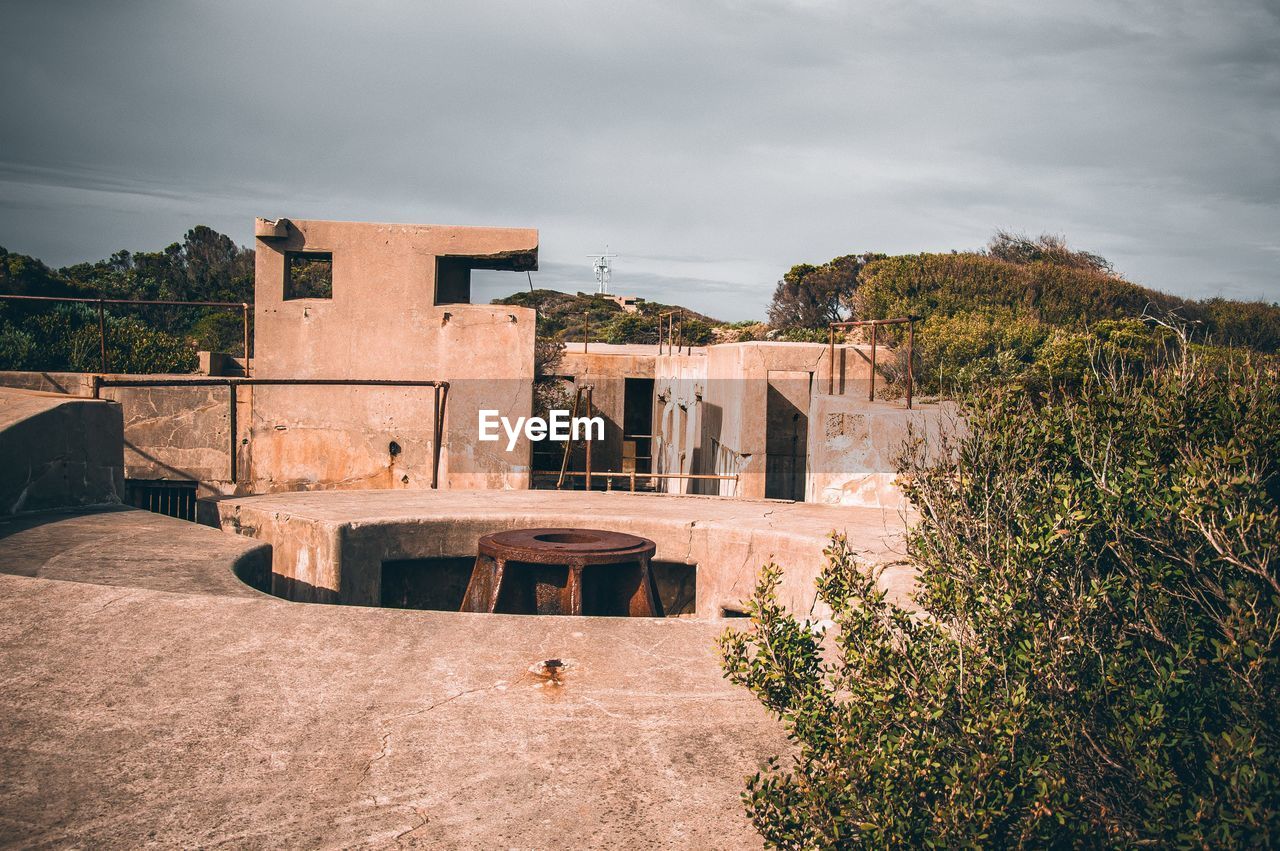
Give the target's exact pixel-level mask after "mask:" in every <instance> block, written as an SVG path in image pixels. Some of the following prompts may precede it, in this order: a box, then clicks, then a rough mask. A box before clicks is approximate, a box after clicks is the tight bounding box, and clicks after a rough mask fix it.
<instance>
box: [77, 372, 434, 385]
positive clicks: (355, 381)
mask: <svg viewBox="0 0 1280 851" xmlns="http://www.w3.org/2000/svg"><path fill="white" fill-rule="evenodd" d="M101 384H102V386H103V387H221V386H225V385H229V384H242V385H248V386H254V387H257V386H266V385H270V386H276V387H347V386H350V387H447V386H448V385H449V382H447V381H426V380H423V381H417V380H413V379H403V380H402V379H396V378H237V377H235V376H230V375H217V376H215V375H210V376H201V377H199V378H103V379H101Z"/></svg>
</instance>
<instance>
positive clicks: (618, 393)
mask: <svg viewBox="0 0 1280 851" xmlns="http://www.w3.org/2000/svg"><path fill="white" fill-rule="evenodd" d="M656 359H657V346H611V345H606V344H602V343H592V344H590V345H589V346H588V347H587V351H585V352H584V351H583V346H582V343H568V344H567V346H566V350H565V353H564V357H563V359H562V360H561V362H560V370H559V371H560V373H561V374H563V375H566V376H572V377H573V380H574V384H575V385H576V386H578V387H582V386H583V385H587V384H589V385H591V387H592V391H591V404H592V406H593V408H594V410H595V412H596V413H597V414H599V415H600V416H603V417H604V428H605V431H604V442H603V443H597V444H596V445H594V446H592V448H591V466H592V469H593V470H621V469H622V441H623V427H624V414H625V411H626V380H627V379H628V378H653V377H654V362H655V360H656ZM650 433H651V434H652V433H653V432H650Z"/></svg>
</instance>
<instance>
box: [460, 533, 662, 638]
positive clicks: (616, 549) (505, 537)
mask: <svg viewBox="0 0 1280 851" xmlns="http://www.w3.org/2000/svg"><path fill="white" fill-rule="evenodd" d="M656 551H657V545H656V544H655V543H654V542H653V541H650V540H649V539H648V538H641V537H638V536H636V535H628V534H626V533H623V532H608V531H605V530H603V529H570V528H561V527H554V528H541V529H516V530H511V531H507V532H495V533H494V534H492V535H485V536H483V537H482V538H480V543H479V547H478V554H477V555H476V563H475V567H474V568H473V569H472V572H471V581H470V583H468V585H467V593H466V597H465V598H464V599H463V602H462V611H464V612H487V613H493V612H496V611H498V608H499V598H500V597H503V596H504V594H503V592H504V591H507V590H508V589H510V588H511V587H512V586H513V585H514V584H517V583H518V582H519V581H520V580H518V579H514V578H513V576H512V571H510V570H508V565H509V564H511V563H517V564H526V565H551V566H564V567H565V568H567V571H568V575H567V577H566V581H565V585H564V587H563V588H562V589H558V590H556V591H555V592H554V593H553V594H551V595H550V596H548V595H547V594H546V593H544V592H542V591H535V593H534V597H535V599H536V602H535V604H534V605H533V606H532V607H530V606H527V605H526V606H522V607H517V610H516V611H512V612H510V613H511V614H535V613H538V612H542V611H547V610H549V611H552V612H554V613H558V614H566V615H582V614H596V613H595V612H589V611H584V605H583V599H584V596H595V595H594V593H593V592H594V591H595V590H596V589H595V588H592V589H584V583H583V578H584V577H583V574H584V573H585V572H586V568H588V567H590V568H601V567H613V566H616V567H617V568H618V570H617V571H613V570H610V571H605V572H604V573H603V574H602V573H601V571H599V570H592V571H590V576H591V580H590V582H591V583H592V584H593V585H594V586H596V588H600V587H604V586H613V585H617V584H618V583H622V584H625V585H626V586H628V587H625V588H615V589H614V592H615V594H614V595H615V596H616V594H617V593H621V594H622V595H623V596H625V597H626V598H627V603H626V608H627V614H628V615H630V616H631V617H662V615H663V611H662V603H661V601H660V600H659V599H658V595H657V591H656V589H655V587H654V580H653V571H652V569H651V566H650V562H651V560H652V559H653V555H654V553H655V552H656ZM628 566H631V567H632V568H633V569H632V570H627V567H628ZM524 579H525V581H528V577H524ZM530 608H532V609H533V611H530V610H529V609H530Z"/></svg>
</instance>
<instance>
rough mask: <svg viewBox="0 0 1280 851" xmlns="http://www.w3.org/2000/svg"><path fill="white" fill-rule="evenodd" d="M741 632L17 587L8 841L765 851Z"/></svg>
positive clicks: (11, 607)
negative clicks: (566, 665) (754, 826)
mask: <svg viewBox="0 0 1280 851" xmlns="http://www.w3.org/2000/svg"><path fill="white" fill-rule="evenodd" d="M0 557H2V553H0ZM718 632H719V627H718V626H717V625H714V624H709V623H704V622H693V621H685V620H641V619H606V618H572V619H570V618H532V617H517V616H502V615H470V614H452V613H441V612H414V611H403V610H390V609H370V608H361V607H344V606H323V605H296V604H289V603H284V602H281V601H277V600H273V599H268V598H264V597H261V596H256V597H255V596H251V597H228V596H217V595H213V594H177V593H167V592H160V591H153V590H146V589H129V590H127V591H124V592H122V591H121V590H120V589H119V588H108V587H103V586H98V585H94V584H90V583H85V582H63V581H53V580H46V579H40V578H31V577H22V576H10V575H0V659H2V660H3V661H2V662H0V742H2V743H3V744H2V746H0V844H4V845H19V846H50V845H78V846H82V847H136V846H139V845H144V844H159V845H164V846H174V845H181V846H186V847H191V846H199V847H208V846H226V847H299V846H303V847H320V848H338V847H344V848H345V847H389V846H394V845H396V844H402V845H404V846H405V847H424V848H425V847H430V848H489V847H521V848H567V847H574V848H593V847H597V848H604V847H610V848H613V847H620V846H625V847H654V848H708V847H719V848H730V847H731V848H737V847H756V846H758V845H759V842H758V840H757V838H756V837H755V835H754V833H753V832H752V831H751V829H750V826H749V825H748V824H747V822H746V819H745V817H744V815H743V813H742V809H741V805H740V802H739V799H738V795H739V792H740V791H741V788H742V783H743V780H744V778H745V777H746V776H747V775H749V774H751V773H752V772H754V771H755V770H757V769H758V768H759V767H760V765H761V764H762V763H763V761H764V759H765V758H766V757H767V756H769V755H770V754H775V753H780V752H784V751H785V748H786V743H785V740H784V739H783V737H782V735H781V730H780V729H779V727H778V726H777V724H776V723H775V722H773V721H772V720H770V719H769V718H768V717H767V716H766V715H765V713H764V712H763V710H762V709H761V708H760V707H759V705H758V704H756V703H755V702H754V701H753V700H752V699H751V698H750V696H748V695H747V694H746V693H745V692H743V691H740V690H738V689H735V688H733V687H731V686H729V685H728V684H727V683H726V682H724V681H723V680H722V679H721V677H720V673H719V668H718V664H717V662H716V658H715V650H714V638H715V635H716V634H717V633H718ZM546 658H572V659H573V660H574V663H573V665H572V667H571V668H570V669H569V670H568V671H567V672H566V673H565V674H564V675H563V676H562V678H561V683H560V684H559V685H557V686H556V687H547V686H546V684H545V683H544V682H543V681H542V680H541V679H540V678H537V677H534V676H532V675H530V674H529V673H528V668H529V666H530V664H532V663H535V662H537V661H539V660H542V659H546Z"/></svg>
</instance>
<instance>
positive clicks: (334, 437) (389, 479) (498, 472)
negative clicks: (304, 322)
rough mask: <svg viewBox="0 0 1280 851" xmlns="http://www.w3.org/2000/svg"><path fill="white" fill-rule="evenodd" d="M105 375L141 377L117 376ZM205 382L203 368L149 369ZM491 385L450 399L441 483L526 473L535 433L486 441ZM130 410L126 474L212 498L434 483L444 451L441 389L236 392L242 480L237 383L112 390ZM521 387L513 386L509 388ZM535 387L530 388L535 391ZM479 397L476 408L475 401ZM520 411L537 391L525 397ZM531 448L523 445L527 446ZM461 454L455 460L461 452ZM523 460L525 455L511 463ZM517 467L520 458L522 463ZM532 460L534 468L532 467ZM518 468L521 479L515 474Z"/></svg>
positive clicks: (53, 382)
mask: <svg viewBox="0 0 1280 851" xmlns="http://www.w3.org/2000/svg"><path fill="white" fill-rule="evenodd" d="M105 377H106V378H138V377H139V376H127V375H109V376H105ZM146 377H148V378H160V377H162V378H172V379H174V380H175V381H184V380H196V379H198V378H199V376H191V375H175V376H146ZM92 381H93V376H92V375H87V374H81V373H43V372H0V386H10V387H23V388H30V389H34V390H45V391H50V392H53V393H61V394H68V395H71V396H78V397H85V398H88V397H90V396H92V393H93V384H92ZM480 389H483V387H482V386H481V385H480V383H479V382H473V381H468V382H463V383H462V385H461V386H460V387H459V388H458V389H457V392H455V393H451V394H450V397H449V409H448V411H447V412H446V425H447V424H448V423H454V424H455V425H453V426H452V427H451V428H450V429H449V432H448V436H447V437H446V440H445V446H446V447H452V453H450V452H449V451H447V450H446V452H445V453H443V455H442V457H441V459H440V486H441V487H442V488H447V487H449V486H450V485H451V484H455V485H456V483H453V482H452V479H451V475H450V474H451V471H456V470H458V469H462V470H471V471H472V472H471V473H470V474H466V475H464V474H459V476H458V478H461V480H462V481H463V482H464V483H465V482H471V481H473V479H474V478H475V477H476V476H479V475H480V474H478V473H476V472H475V470H477V469H481V470H485V469H487V470H490V471H491V475H490V476H489V477H488V478H487V479H486V478H482V481H481V482H480V485H481V486H487V487H503V486H504V485H506V486H514V485H513V484H512V481H514V482H515V483H516V484H519V483H520V482H523V481H525V478H524V477H527V471H526V466H527V463H528V462H527V456H528V442H527V441H522V442H521V446H520V447H519V448H518V450H517V452H515V453H511V454H508V453H505V452H501V451H495V450H493V449H492V448H491V447H492V446H493V445H494V444H484V446H483V452H485V453H488V454H482V452H481V451H480V450H478V449H477V448H476V447H475V446H474V443H475V433H476V426H475V419H476V415H475V413H474V406H475V404H476V403H475V400H474V398H473V399H471V400H470V401H469V400H468V395H469V394H470V395H471V396H474V395H475V392H476V391H478V390H480ZM100 395H101V396H102V398H104V399H110V400H113V401H115V402H118V403H119V406H120V408H119V409H120V410H121V411H122V412H123V418H124V475H125V476H126V477H127V478H130V479H188V480H194V481H198V482H200V483H201V495H202V496H210V495H215V496H224V495H228V496H229V495H235V494H249V493H277V492H281V491H289V490H325V489H338V488H341V489H350V490H355V489H362V488H403V489H408V490H413V489H423V488H430V487H431V471H432V460H433V454H434V427H435V425H434V421H433V407H434V405H433V398H434V397H433V393H432V388H430V387H375V386H364V387H342V386H312V387H308V386H252V387H240V388H238V389H237V392H236V434H235V439H234V446H235V452H236V471H237V475H236V476H235V480H234V481H233V480H232V476H231V466H232V465H231V452H232V446H233V440H232V435H231V431H230V429H231V411H230V398H231V396H230V391H229V389H228V388H226V387H221V386H217V387H207V386H199V385H193V386H190V387H183V386H180V385H179V386H169V387H104V388H102V390H101V394H100ZM508 395H510V394H508ZM526 396H527V394H526ZM468 404H470V405H471V406H472V410H470V411H468V410H464V409H465V408H466V406H467V405H468ZM510 404H511V405H514V410H508V409H504V410H503V413H514V412H515V411H518V410H520V405H521V404H526V405H527V398H519V399H516V400H515V401H514V402H510ZM521 450H522V451H523V454H521ZM451 454H453V455H454V456H457V457H456V458H455V459H453V460H454V461H455V463H454V464H452V465H451V463H450V461H451V459H450V455H451ZM512 459H514V461H513V460H512ZM513 464H514V465H515V466H516V467H518V469H517V470H516V471H515V472H512V466H513ZM521 465H523V466H521ZM513 477H514V479H513Z"/></svg>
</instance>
